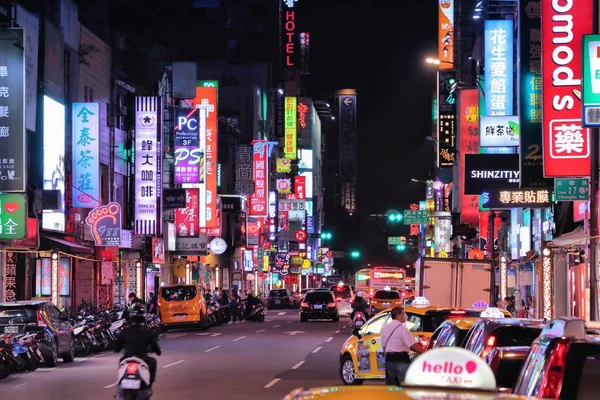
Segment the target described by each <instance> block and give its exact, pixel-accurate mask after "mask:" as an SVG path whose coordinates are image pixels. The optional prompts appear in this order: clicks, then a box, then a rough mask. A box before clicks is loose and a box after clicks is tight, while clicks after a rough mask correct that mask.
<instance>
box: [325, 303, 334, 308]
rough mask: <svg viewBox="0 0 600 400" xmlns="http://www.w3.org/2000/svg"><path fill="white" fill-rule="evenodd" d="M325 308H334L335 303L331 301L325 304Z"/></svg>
mask: <svg viewBox="0 0 600 400" xmlns="http://www.w3.org/2000/svg"><path fill="white" fill-rule="evenodd" d="M327 308H335V303H334V302H332V303H329V304H327Z"/></svg>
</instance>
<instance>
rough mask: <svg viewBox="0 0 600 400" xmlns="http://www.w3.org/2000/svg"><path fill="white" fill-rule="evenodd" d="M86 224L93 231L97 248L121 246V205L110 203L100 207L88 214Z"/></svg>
mask: <svg viewBox="0 0 600 400" xmlns="http://www.w3.org/2000/svg"><path fill="white" fill-rule="evenodd" d="M85 223H86V224H87V225H88V226H89V227H90V230H91V231H92V237H93V238H94V243H96V246H116V247H118V246H120V245H121V205H120V204H119V203H108V204H107V205H105V206H100V207H97V208H95V209H93V210H92V211H90V213H89V214H88V216H87V218H86V219H85Z"/></svg>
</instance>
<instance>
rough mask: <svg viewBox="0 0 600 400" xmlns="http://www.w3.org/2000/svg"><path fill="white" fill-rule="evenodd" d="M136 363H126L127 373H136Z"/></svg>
mask: <svg viewBox="0 0 600 400" xmlns="http://www.w3.org/2000/svg"><path fill="white" fill-rule="evenodd" d="M137 370H138V365H137V364H136V363H131V364H127V373H128V374H135V373H137Z"/></svg>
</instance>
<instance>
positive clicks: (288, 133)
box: [283, 96, 298, 160]
mask: <svg viewBox="0 0 600 400" xmlns="http://www.w3.org/2000/svg"><path fill="white" fill-rule="evenodd" d="M296 122H297V121H296V98H295V97H289V96H286V98H285V114H284V126H285V133H284V138H283V139H284V143H283V155H284V156H285V158H287V159H288V160H295V159H296V158H297V154H296V149H297V142H298V135H297V133H298V126H297V124H296Z"/></svg>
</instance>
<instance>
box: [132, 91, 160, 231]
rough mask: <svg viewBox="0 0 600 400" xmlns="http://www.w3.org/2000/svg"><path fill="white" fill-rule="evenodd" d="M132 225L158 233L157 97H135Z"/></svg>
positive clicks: (158, 120)
mask: <svg viewBox="0 0 600 400" xmlns="http://www.w3.org/2000/svg"><path fill="white" fill-rule="evenodd" d="M135 107H136V108H135V225H134V233H135V234H138V235H155V234H159V233H160V222H159V220H160V219H162V218H161V214H160V201H159V197H160V186H161V180H160V178H161V177H160V174H159V173H158V172H159V171H160V169H159V166H160V161H161V160H160V157H161V155H162V154H161V149H160V141H159V135H158V132H159V128H160V112H159V111H162V109H161V107H160V98H159V97H136V98H135Z"/></svg>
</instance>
